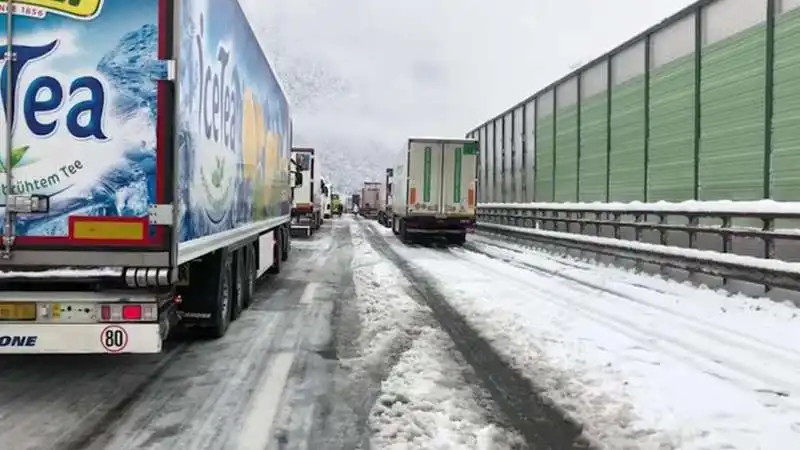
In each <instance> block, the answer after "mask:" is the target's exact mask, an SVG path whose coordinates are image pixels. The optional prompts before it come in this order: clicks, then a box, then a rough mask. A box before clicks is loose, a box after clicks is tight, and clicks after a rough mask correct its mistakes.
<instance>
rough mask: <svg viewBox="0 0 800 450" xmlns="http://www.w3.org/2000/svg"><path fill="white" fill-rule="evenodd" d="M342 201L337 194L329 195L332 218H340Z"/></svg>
mask: <svg viewBox="0 0 800 450" xmlns="http://www.w3.org/2000/svg"><path fill="white" fill-rule="evenodd" d="M342 209H343V205H342V200H341V196H340V195H339V194H338V193H334V194H331V215H332V216H333V217H342Z"/></svg>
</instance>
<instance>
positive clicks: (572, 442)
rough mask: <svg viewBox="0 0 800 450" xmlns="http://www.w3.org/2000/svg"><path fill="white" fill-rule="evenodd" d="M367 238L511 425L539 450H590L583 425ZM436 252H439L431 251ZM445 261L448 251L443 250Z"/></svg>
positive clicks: (420, 278) (417, 275) (422, 278)
mask: <svg viewBox="0 0 800 450" xmlns="http://www.w3.org/2000/svg"><path fill="white" fill-rule="evenodd" d="M364 228H365V229H366V230H367V238H368V240H369V242H370V243H371V244H372V246H373V247H374V248H375V249H376V250H377V251H379V252H380V253H382V254H383V255H384V256H385V257H386V258H387V259H389V260H390V261H392V262H393V263H394V264H395V265H397V267H398V268H400V270H401V271H402V272H403V274H404V275H405V276H406V277H407V278H408V279H409V280H410V281H411V282H412V284H413V287H414V289H415V291H416V292H415V294H416V296H417V297H418V298H420V299H421V300H423V301H424V302H425V304H427V305H428V306H429V307H430V308H431V310H432V311H433V315H434V317H435V318H436V320H437V321H438V323H439V325H440V326H441V327H442V329H443V330H444V331H445V332H446V333H447V334H448V335H449V336H450V338H451V339H452V340H453V342H454V343H455V346H456V348H457V349H458V351H459V352H460V353H461V355H462V356H463V357H464V359H465V360H466V361H467V363H468V364H469V365H470V366H472V368H473V369H474V371H475V373H476V375H477V376H478V377H479V378H480V379H481V381H482V384H483V387H484V388H485V389H486V390H487V391H489V393H490V394H491V396H492V399H493V400H494V401H495V402H496V403H497V405H498V406H499V407H500V408H501V410H502V411H503V413H504V414H505V415H506V416H507V418H508V420H509V421H510V422H511V424H512V425H513V426H514V427H515V428H516V430H517V431H518V432H519V433H520V434H521V435H522V436H523V437H524V438H525V440H526V443H527V444H528V445H529V446H530V447H531V448H535V449H537V450H544V449H554V450H568V449H587V448H591V446H590V444H589V442H587V441H586V440H585V439H584V438H583V436H582V427H581V425H580V424H578V423H576V422H574V421H573V420H571V419H569V418H568V417H567V416H566V414H564V412H563V411H561V410H560V409H559V408H558V407H557V406H556V405H554V404H552V402H550V401H549V400H547V399H545V397H543V396H542V395H540V391H539V390H538V389H537V387H535V386H533V385H532V384H531V381H530V380H528V379H527V378H526V377H524V376H523V375H522V374H521V373H519V372H518V371H517V370H516V369H514V368H513V367H511V366H510V364H509V363H508V362H507V361H505V359H503V358H502V357H500V356H499V355H498V354H497V353H496V352H495V351H494V349H493V347H492V346H491V344H490V343H489V342H488V341H486V340H485V339H484V338H483V337H482V336H481V335H480V334H479V333H477V332H476V331H475V330H474V329H472V327H470V326H469V324H468V323H467V321H466V319H465V318H464V317H463V316H462V315H461V314H460V313H459V312H458V311H457V310H456V309H455V308H453V307H452V306H451V305H450V304H449V303H448V301H447V299H446V298H445V297H444V296H443V295H442V294H441V293H440V292H439V291H438V290H437V289H436V288H435V284H434V280H432V279H430V277H429V276H427V275H426V274H424V273H421V272H420V271H419V270H417V269H416V268H415V267H413V266H412V265H411V264H409V263H408V261H406V259H405V258H403V257H401V256H400V255H399V254H397V253H396V252H395V251H394V249H392V248H391V246H390V245H389V243H388V242H387V241H386V240H385V239H384V238H383V236H379V235H378V234H377V233H376V232H375V230H374V229H372V228H371V227H369V226H365V227H364ZM432 253H436V252H435V251H433V250H432ZM439 254H440V255H441V257H445V258H446V257H447V254H446V253H441V252H439Z"/></svg>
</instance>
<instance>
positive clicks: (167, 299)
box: [0, 0, 300, 353]
mask: <svg viewBox="0 0 800 450" xmlns="http://www.w3.org/2000/svg"><path fill="white" fill-rule="evenodd" d="M4 3H9V5H7V6H8V8H7V10H8V11H13V26H12V27H9V26H8V25H9V24H11V20H8V21H7V20H5V19H3V20H2V21H0V29H2V30H3V31H0V33H5V35H6V42H5V43H3V44H2V46H3V48H5V49H6V52H7V54H8V55H11V56H12V57H11V58H7V59H5V61H4V63H3V66H2V79H3V80H7V81H8V84H7V85H6V86H4V87H3V92H2V99H3V102H4V104H3V107H4V108H3V112H4V115H3V124H2V126H3V127H4V134H3V141H2V144H0V148H1V150H0V160H2V164H0V197H1V198H0V202H2V208H0V217H1V218H2V242H1V243H0V277H1V278H0V353H158V352H160V351H161V349H162V341H163V340H164V339H165V338H166V337H167V336H168V335H169V334H170V332H171V331H172V330H173V329H174V328H175V327H176V326H178V325H186V326H189V327H200V328H204V329H206V330H207V331H208V332H209V333H210V334H211V335H212V336H213V337H220V336H223V335H224V334H225V332H226V330H227V329H228V326H229V324H230V323H231V321H233V320H235V319H236V318H237V317H238V316H239V315H240V314H241V313H242V310H244V309H245V308H246V307H247V306H248V305H249V303H250V302H251V301H252V300H253V298H254V290H255V282H256V279H257V278H258V277H259V276H261V275H263V274H264V273H265V272H267V271H271V272H279V271H280V269H281V262H282V261H283V260H285V259H286V258H288V256H289V240H288V235H289V231H290V230H289V221H290V209H291V196H292V192H291V191H292V182H290V179H291V178H292V177H290V167H289V151H290V148H291V142H292V136H291V116H290V113H289V105H288V102H287V99H286V97H285V95H284V91H283V89H282V88H281V85H280V83H279V81H278V79H277V78H276V75H275V72H274V71H273V70H272V68H271V67H270V64H269V62H268V60H267V58H266V56H265V55H264V52H263V51H262V49H261V46H260V45H259V42H258V41H257V39H256V37H255V35H254V33H253V31H252V30H251V27H250V24H249V22H248V20H247V18H246V17H245V15H244V13H243V12H242V9H241V8H240V5H239V3H238V2H237V1H236V0H216V1H214V2H196V1H192V0H137V1H135V2H125V1H122V0H105V1H101V0H87V1H81V2H77V1H69V2H65V1H47V2H45V1H35V2H33V1H25V2H19V4H18V5H14V4H12V2H4ZM14 3H16V2H14ZM12 6H13V7H12ZM6 14H8V13H6ZM74 34H79V35H81V36H82V42H83V44H81V45H78V46H74V45H61V44H63V43H64V42H62V41H64V40H66V39H68V38H69V37H70V36H72V35H74ZM95 44H97V45H95ZM7 88H10V91H9V90H8V89H7ZM296 179H297V180H298V181H300V177H296Z"/></svg>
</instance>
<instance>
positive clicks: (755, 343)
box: [454, 244, 800, 366]
mask: <svg viewBox="0 0 800 450" xmlns="http://www.w3.org/2000/svg"><path fill="white" fill-rule="evenodd" d="M465 250H467V251H470V252H472V253H476V254H480V255H483V256H486V257H489V258H492V259H496V260H500V261H503V262H506V263H509V264H511V265H514V266H516V267H519V268H522V269H528V270H532V271H535V272H538V273H540V274H543V275H549V276H555V277H560V278H563V279H565V280H567V281H570V282H574V283H578V284H580V285H583V286H586V287H588V288H590V289H596V290H598V291H602V292H606V293H608V294H611V295H614V296H617V297H620V298H623V299H625V300H628V301H630V302H633V303H636V304H638V305H641V306H643V307H645V308H649V309H653V310H656V311H659V312H661V313H665V314H667V315H669V316H673V317H675V318H676V319H678V320H680V321H681V322H683V326H685V327H687V328H690V329H691V330H692V331H693V332H694V333H697V334H703V335H707V336H710V337H714V339H715V340H716V341H718V342H719V343H722V344H725V345H727V346H730V347H734V348H736V349H737V350H738V351H743V352H747V353H750V354H752V355H755V356H759V357H762V358H763V357H765V356H766V357H768V358H769V359H771V360H773V361H776V362H780V363H786V362H790V363H791V364H794V365H797V366H800V351H798V350H797V349H793V348H789V347H785V346H782V345H778V344H776V343H773V342H766V341H764V340H762V339H759V338H758V337H755V336H743V335H742V331H741V330H737V331H734V330H731V329H728V328H725V327H720V326H719V324H717V323H712V322H709V321H705V320H702V319H700V318H697V317H693V316H690V315H688V314H685V313H682V312H680V311H676V310H674V309H670V308H666V307H663V306H660V305H657V304H654V303H651V302H648V301H645V300H642V299H641V298H639V297H638V296H635V295H631V294H629V293H626V292H623V291H622V290H621V289H614V288H612V287H609V286H606V285H603V284H600V283H595V282H592V281H588V280H586V279H583V278H581V277H580V276H573V275H570V274H567V273H564V272H563V271H558V270H552V269H548V268H546V267H542V266H539V265H535V264H533V263H531V262H529V261H521V260H517V259H515V258H507V257H504V256H502V255H499V254H497V253H493V252H492V251H491V250H489V249H486V248H480V246H477V245H474V244H468V245H467V246H466V247H465ZM454 253H455V254H457V255H460V254H461V253H460V252H454ZM553 262H555V263H557V264H561V262H560V261H557V260H553ZM620 282H621V283H625V284H627V285H628V286H629V287H630V288H632V289H634V290H638V291H649V293H648V294H647V295H649V296H658V297H663V298H665V299H666V298H670V297H673V298H674V297H675V294H670V293H669V292H665V291H661V290H657V289H652V288H650V287H647V286H641V285H638V284H631V283H627V282H624V281H620Z"/></svg>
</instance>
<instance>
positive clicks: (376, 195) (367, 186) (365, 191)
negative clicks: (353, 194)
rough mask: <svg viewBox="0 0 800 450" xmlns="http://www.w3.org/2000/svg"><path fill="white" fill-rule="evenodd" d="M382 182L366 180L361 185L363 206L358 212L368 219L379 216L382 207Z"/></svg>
mask: <svg viewBox="0 0 800 450" xmlns="http://www.w3.org/2000/svg"><path fill="white" fill-rule="evenodd" d="M381 184H382V183H380V182H377V181H365V182H364V184H363V185H362V186H361V206H359V210H358V212H359V213H360V214H361V215H362V216H363V217H365V218H367V219H375V218H377V217H378V211H379V210H380V209H381Z"/></svg>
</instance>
